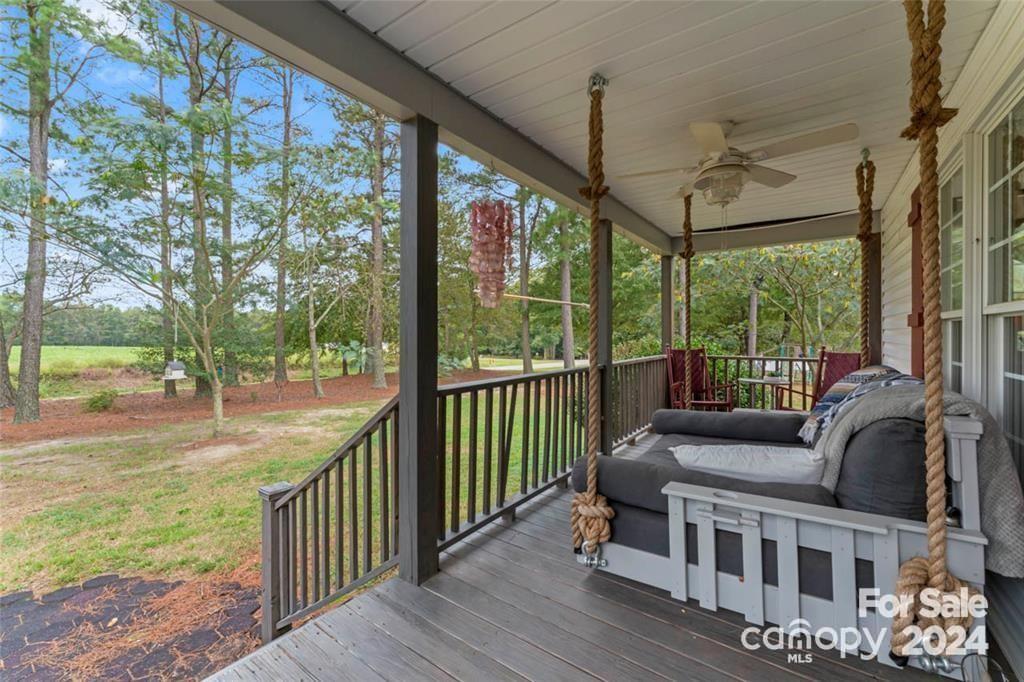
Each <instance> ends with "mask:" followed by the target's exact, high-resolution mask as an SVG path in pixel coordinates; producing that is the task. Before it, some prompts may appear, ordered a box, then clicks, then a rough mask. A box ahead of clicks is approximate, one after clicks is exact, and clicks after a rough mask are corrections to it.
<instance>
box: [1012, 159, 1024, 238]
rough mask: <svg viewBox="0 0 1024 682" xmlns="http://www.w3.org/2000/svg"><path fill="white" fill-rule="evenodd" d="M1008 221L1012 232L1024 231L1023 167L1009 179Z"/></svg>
mask: <svg viewBox="0 0 1024 682" xmlns="http://www.w3.org/2000/svg"><path fill="white" fill-rule="evenodd" d="M1010 188H1011V190H1010V192H1011V197H1010V223H1011V225H1012V226H1013V228H1012V229H1013V233H1014V234H1018V233H1020V232H1024V168H1022V169H1021V170H1019V171H1017V173H1015V174H1014V176H1013V177H1012V178H1011V179H1010Z"/></svg>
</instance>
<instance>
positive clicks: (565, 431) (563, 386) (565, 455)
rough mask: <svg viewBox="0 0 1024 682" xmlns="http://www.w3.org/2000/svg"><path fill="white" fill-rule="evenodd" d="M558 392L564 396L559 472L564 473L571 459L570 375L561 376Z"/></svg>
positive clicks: (561, 412)
mask: <svg viewBox="0 0 1024 682" xmlns="http://www.w3.org/2000/svg"><path fill="white" fill-rule="evenodd" d="M558 392H559V393H560V394H561V396H562V403H561V404H562V409H561V410H560V414H561V416H562V429H561V431H562V447H561V450H560V451H559V458H558V473H562V472H563V471H565V468H566V464H567V462H568V461H569V377H567V376H563V377H559V387H558Z"/></svg>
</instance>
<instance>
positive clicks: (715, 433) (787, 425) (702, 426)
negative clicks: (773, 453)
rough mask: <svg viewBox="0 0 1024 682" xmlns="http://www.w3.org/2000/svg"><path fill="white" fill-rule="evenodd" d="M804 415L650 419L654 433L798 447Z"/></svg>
mask: <svg viewBox="0 0 1024 682" xmlns="http://www.w3.org/2000/svg"><path fill="white" fill-rule="evenodd" d="M806 419H807V415H805V414H802V413H800V412H782V411H778V412H762V411H755V410H736V411H735V412H701V411H698V410H658V411H656V412H655V413H654V417H652V419H651V427H652V428H653V429H654V432H655V433H660V434H662V435H664V434H669V433H677V434H687V435H691V436H711V437H717V438H729V439H734V440H741V441H758V442H773V443H782V444H791V443H800V444H803V441H802V440H801V439H800V435H799V433H800V427H801V426H803V425H804V422H805V421H806Z"/></svg>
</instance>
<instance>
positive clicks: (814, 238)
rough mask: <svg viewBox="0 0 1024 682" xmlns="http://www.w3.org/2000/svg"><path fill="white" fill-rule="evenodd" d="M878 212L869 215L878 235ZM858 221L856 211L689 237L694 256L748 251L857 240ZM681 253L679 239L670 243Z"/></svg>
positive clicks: (675, 251)
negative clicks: (781, 246)
mask: <svg viewBox="0 0 1024 682" xmlns="http://www.w3.org/2000/svg"><path fill="white" fill-rule="evenodd" d="M880 215H881V212H880V211H872V216H873V224H874V227H873V229H872V232H878V231H879V229H880V225H881V217H880ZM859 222H860V219H859V217H858V214H857V212H856V211H849V212H847V213H839V214H835V215H829V216H818V217H815V218H794V219H793V220H791V221H788V222H779V221H772V222H771V223H769V224H766V225H750V226H743V227H733V228H726V229H725V230H714V229H711V230H700V231H697V232H694V234H693V249H694V251H696V252H697V253H702V252H703V253H707V252H711V251H730V250H733V249H752V248H759V247H763V246H780V245H782V244H804V243H807V242H818V241H827V240H829V239H845V238H848V237H855V236H857V228H858V224H859ZM682 250H683V239H682V237H674V238H673V239H672V251H673V253H679V252H681V251H682Z"/></svg>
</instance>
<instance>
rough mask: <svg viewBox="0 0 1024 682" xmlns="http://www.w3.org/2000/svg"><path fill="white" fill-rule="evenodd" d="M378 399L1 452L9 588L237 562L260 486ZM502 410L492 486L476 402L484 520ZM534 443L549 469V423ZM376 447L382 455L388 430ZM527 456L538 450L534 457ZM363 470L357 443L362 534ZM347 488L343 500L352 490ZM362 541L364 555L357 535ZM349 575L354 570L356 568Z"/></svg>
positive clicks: (374, 480)
mask: <svg viewBox="0 0 1024 682" xmlns="http://www.w3.org/2000/svg"><path fill="white" fill-rule="evenodd" d="M522 400H523V398H522V390H521V389H520V393H519V397H518V401H517V404H516V409H515V412H514V413H513V414H514V419H513V422H512V424H511V442H510V444H511V447H510V452H509V455H510V457H509V475H508V480H507V488H506V491H507V494H508V496H512V495H514V494H515V493H516V492H517V491H518V490H519V488H520V476H521V473H522V471H523V468H522V456H521V454H522V453H521V450H522V429H523V426H524V421H523V418H524V417H523V402H522ZM379 405H380V403H379V402H368V403H360V404H357V405H352V406H346V407H344V408H338V407H332V408H325V409H321V410H316V411H293V412H279V413H270V414H261V415H253V416H246V417H236V418H232V419H231V420H229V422H228V427H227V434H226V436H225V437H224V438H221V439H218V440H216V441H198V442H196V440H195V439H196V436H197V434H205V433H208V430H209V424H207V423H195V422H193V423H190V424H173V425H166V426H162V427H158V428H154V429H150V430H148V431H140V432H137V433H130V434H123V435H117V436H107V437H103V438H90V439H82V440H79V441H72V442H54V443H36V444H29V445H23V446H19V447H11V448H6V449H3V450H0V498H2V499H3V500H4V504H3V506H2V508H0V528H2V534H0V545H2V552H0V592H7V591H10V590H14V589H21V588H24V587H32V588H33V589H36V590H41V589H52V588H55V587H59V586H61V585H66V584H71V583H76V582H80V581H82V580H84V579H87V578H89V577H92V576H95V575H98V574H101V573H107V572H119V573H124V574H130V575H139V574H142V575H154V576H161V577H186V578H187V577H189V576H195V575H198V574H202V573H205V572H209V571H213V570H220V569H231V568H234V567H235V566H237V565H238V564H239V563H241V562H243V561H245V560H247V559H249V558H251V557H253V556H255V555H256V553H257V552H258V551H259V543H260V501H259V497H258V495H257V489H258V488H259V486H261V485H265V484H268V483H273V482H276V481H290V482H292V483H297V482H299V481H300V480H302V478H303V477H305V475H306V474H308V473H309V472H310V471H312V470H313V469H314V468H315V467H316V466H317V465H318V464H319V463H320V462H322V461H323V460H324V458H326V457H327V456H328V455H330V453H331V452H332V451H333V450H334V449H335V448H336V447H337V446H339V445H341V443H342V442H344V440H345V439H346V438H347V437H348V436H349V435H350V434H351V433H353V432H355V431H356V430H357V429H358V428H359V427H360V426H362V425H363V423H365V421H366V419H367V418H368V417H369V416H371V415H372V414H373V413H374V412H375V411H376V409H377V408H378V407H379ZM498 407H499V406H498V400H497V395H495V400H494V405H493V410H494V412H493V431H492V441H491V442H492V452H491V465H490V480H489V482H488V481H485V479H484V473H485V468H486V467H485V462H484V408H485V402H484V400H483V397H482V396H481V400H480V404H479V425H478V429H479V430H478V446H477V454H476V469H477V482H476V486H475V488H476V509H477V512H478V514H482V513H484V512H485V510H484V508H483V502H484V498H485V493H484V489H485V488H486V489H488V490H489V491H490V495H489V496H490V499H491V505H492V506H493V505H495V504H496V503H497V498H498V491H497V480H498V479H497V477H498V462H499V458H498V442H497V437H498V422H499V420H498ZM453 409H454V408H453V404H452V401H451V400H450V399H449V401H448V418H447V424H448V429H447V430H448V431H449V433H451V432H452V431H453V421H452V410H453ZM531 412H532V409H531ZM543 412H544V409H543V406H542V408H541V414H543ZM469 413H470V410H469V399H468V397H464V398H463V401H462V421H461V428H460V429H459V432H460V438H459V442H460V451H461V457H460V463H459V488H460V494H459V501H460V504H459V507H460V509H459V513H458V517H459V519H460V520H465V519H466V518H467V512H468V499H469V495H468V491H469V481H470V476H469V461H470V456H469V426H468V423H469ZM539 435H540V448H539V452H538V462H539V465H540V468H541V469H542V470H543V463H544V460H545V448H544V436H545V433H544V429H543V428H541V430H540V434H539ZM391 437H392V438H393V437H394V434H391ZM530 437H531V438H532V427H531V432H530ZM373 440H374V443H373V445H374V451H375V452H376V449H377V448H378V447H379V434H378V435H376V436H374V437H373ZM560 441H561V438H559V439H558V441H555V442H552V445H551V451H550V452H551V455H550V457H551V460H550V462H551V463H550V471H551V472H552V473H554V471H555V469H556V468H557V466H558V464H557V462H558V460H559V455H558V454H557V453H558V452H560V445H559V443H560ZM581 447H582V445H581V444H578V445H577V448H578V449H579V448H581ZM532 450H533V446H532V445H530V448H529V450H528V452H529V453H530V458H532ZM452 452H453V439H452V438H451V437H449V440H448V447H447V457H446V460H447V466H446V467H445V469H446V475H445V481H446V482H445V490H446V495H445V498H446V507H447V509H446V512H445V523H446V525H448V524H449V523H450V519H451V486H452V473H453V469H454V467H453V462H452ZM530 458H528V459H530ZM562 459H563V460H567V459H571V456H569V455H566V456H565V457H563V458H562ZM364 466H365V456H364V454H363V451H362V449H361V448H360V450H359V455H358V457H357V459H356V467H355V473H356V478H355V480H356V481H357V485H356V490H357V491H358V492H357V495H358V499H359V504H358V508H359V513H358V517H359V520H358V522H357V524H356V528H359V529H362V528H363V520H364V519H363V513H364V512H363V508H364V506H363V503H362V495H363V494H364V492H363V491H364V490H365V488H364V487H363V483H362V482H363V480H364V471H365V469H364ZM532 466H533V465H532V459H531V461H530V462H529V464H528V470H527V473H528V476H529V477H530V478H532V473H531V472H532ZM346 470H347V466H346ZM371 471H372V477H371V482H370V495H371V503H370V509H371V526H372V528H373V543H372V551H373V556H374V557H377V556H379V550H380V535H381V525H380V521H379V516H380V515H379V510H380V508H381V499H380V492H381V491H380V486H379V482H380V477H379V473H380V471H379V460H378V459H377V457H376V455H374V458H373V461H372V464H371ZM346 475H347V474H346ZM346 480H348V479H346ZM346 489H347V490H348V492H346V496H348V494H350V488H349V483H346ZM332 492H333V490H332ZM331 508H333V505H331ZM332 536H333V530H332ZM359 542H360V547H362V546H363V545H362V543H363V542H364V539H363V536H362V533H361V531H360V537H359ZM345 543H346V547H347V548H349V550H348V552H347V554H348V553H350V552H351V548H352V539H351V537H350V536H349V535H347V534H346V539H345ZM360 554H361V552H360ZM358 555H359V554H357V556H358ZM346 567H347V569H348V568H350V562H349V561H346ZM332 570H333V567H332Z"/></svg>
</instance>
